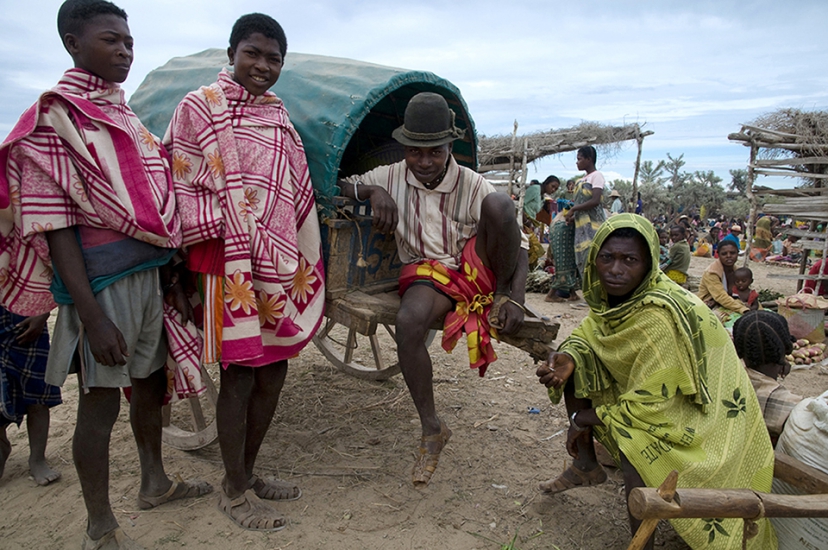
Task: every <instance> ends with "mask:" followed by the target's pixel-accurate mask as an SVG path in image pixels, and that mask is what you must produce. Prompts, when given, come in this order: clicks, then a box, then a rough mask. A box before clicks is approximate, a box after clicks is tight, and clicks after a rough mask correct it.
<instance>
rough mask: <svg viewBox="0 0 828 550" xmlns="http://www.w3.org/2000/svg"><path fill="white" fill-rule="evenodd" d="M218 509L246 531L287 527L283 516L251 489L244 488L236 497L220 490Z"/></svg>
mask: <svg viewBox="0 0 828 550" xmlns="http://www.w3.org/2000/svg"><path fill="white" fill-rule="evenodd" d="M218 509H219V510H221V511H222V513H224V515H226V516H227V517H228V518H230V519H232V520H233V521H234V522H235V523H236V525H238V526H239V527H241V528H242V529H247V530H248V531H281V530H282V529H284V528H285V527H287V520H286V519H285V516H283V515H282V514H280V513H279V512H277V511H276V509H275V508H273V507H271V506H268V505H267V504H265V503H264V502H262V501H261V500H259V497H257V496H256V493H254V492H253V489H248V490H246V491H245V492H244V493H242V494H241V496H238V497H236V498H230V497H228V496H227V493H225V492H224V491H222V492H221V495H220V496H219V502H218Z"/></svg>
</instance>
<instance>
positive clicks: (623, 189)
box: [604, 179, 633, 212]
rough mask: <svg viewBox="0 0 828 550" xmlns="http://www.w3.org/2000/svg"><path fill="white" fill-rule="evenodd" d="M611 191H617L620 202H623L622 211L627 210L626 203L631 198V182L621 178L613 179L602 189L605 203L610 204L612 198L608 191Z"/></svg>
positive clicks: (628, 202) (627, 203)
mask: <svg viewBox="0 0 828 550" xmlns="http://www.w3.org/2000/svg"><path fill="white" fill-rule="evenodd" d="M612 191H618V193H619V194H620V195H621V202H622V203H623V204H624V211H625V212H626V211H628V210H629V208H628V205H629V204H630V201H631V200H632V196H633V192H632V182H631V181H627V180H622V179H617V180H613V181H612V183H611V184H609V185H608V186H607V189H605V190H604V200H605V201H606V202H607V204H608V205H609V204H612V201H613V199H610V197H609V196H610V193H611V192H612Z"/></svg>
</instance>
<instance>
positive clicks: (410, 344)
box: [396, 285, 452, 452]
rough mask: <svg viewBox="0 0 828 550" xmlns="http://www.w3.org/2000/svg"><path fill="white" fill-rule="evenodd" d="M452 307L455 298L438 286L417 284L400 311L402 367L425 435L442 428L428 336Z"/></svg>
mask: <svg viewBox="0 0 828 550" xmlns="http://www.w3.org/2000/svg"><path fill="white" fill-rule="evenodd" d="M451 307H452V303H451V300H450V299H449V298H448V297H446V296H444V295H443V294H440V293H439V292H437V291H436V290H434V288H432V287H430V286H427V285H413V286H411V287H409V288H408V290H406V292H405V294H404V295H403V297H402V300H401V302H400V310H399V312H398V313H397V320H396V328H397V356H398V358H399V362H400V370H402V374H403V378H405V383H406V385H407V386H408V391H409V393H410V394H411V398H412V399H413V400H414V406H415V407H417V413H418V414H419V415H420V423H421V424H422V429H423V435H424V436H429V435H435V434H439V433H440V429H441V427H440V418H439V417H438V416H437V412H436V410H435V408H434V387H433V385H432V377H433V372H432V365H431V357H430V356H429V354H428V349H427V348H426V346H425V337H426V334H427V333H428V330H429V328H430V327H431V325H433V324H434V322H435V321H436V320H437V319H439V318H440V317H442V316H443V315H444V314H445V313H447V312H448V311H449V310H450V309H451ZM437 451H439V448H437V449H436V450H435V452H437Z"/></svg>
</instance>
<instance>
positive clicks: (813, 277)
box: [766, 273, 828, 281]
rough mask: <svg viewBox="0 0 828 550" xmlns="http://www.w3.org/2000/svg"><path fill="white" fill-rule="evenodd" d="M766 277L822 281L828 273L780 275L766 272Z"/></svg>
mask: <svg viewBox="0 0 828 550" xmlns="http://www.w3.org/2000/svg"><path fill="white" fill-rule="evenodd" d="M766 276H767V278H768V279H781V280H788V281H824V280H826V279H828V273H826V274H825V275H782V274H779V273H768V274H767V275H766Z"/></svg>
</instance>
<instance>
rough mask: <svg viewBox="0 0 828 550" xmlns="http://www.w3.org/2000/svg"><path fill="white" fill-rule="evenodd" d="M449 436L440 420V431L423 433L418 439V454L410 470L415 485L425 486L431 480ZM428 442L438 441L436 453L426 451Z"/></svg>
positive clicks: (449, 433) (449, 432) (446, 428)
mask: <svg viewBox="0 0 828 550" xmlns="http://www.w3.org/2000/svg"><path fill="white" fill-rule="evenodd" d="M450 438H451V430H449V428H448V426H446V425H445V423H444V422H443V421H442V420H441V421H440V433H438V434H434V435H424V436H423V437H422V439H421V440H420V448H419V449H418V451H419V453H420V454H419V456H418V457H417V462H415V463H414V469H413V470H412V471H411V481H412V483H414V486H415V487H425V486H427V485H428V484H429V482H430V481H431V476H432V475H434V470H436V469H437V462H438V461H439V460H440V453H442V452H443V449H444V448H445V446H446V443H448V440H449V439H450ZM428 443H440V449H439V450H438V451H437V452H436V453H430V452H428V448H427V446H426V445H427V444H428Z"/></svg>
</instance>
